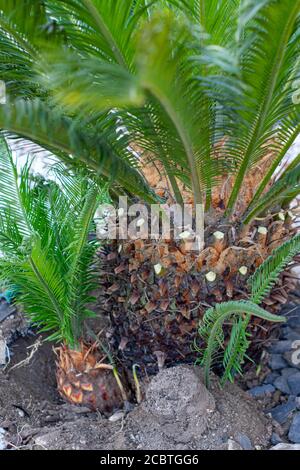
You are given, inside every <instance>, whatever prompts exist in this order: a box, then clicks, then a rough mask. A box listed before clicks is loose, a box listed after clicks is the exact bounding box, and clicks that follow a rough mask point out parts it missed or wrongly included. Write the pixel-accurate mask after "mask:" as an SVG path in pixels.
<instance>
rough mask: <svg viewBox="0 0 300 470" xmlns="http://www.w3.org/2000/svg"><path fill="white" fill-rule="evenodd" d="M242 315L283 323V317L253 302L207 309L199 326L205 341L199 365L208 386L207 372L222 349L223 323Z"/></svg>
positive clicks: (235, 302) (231, 302)
mask: <svg viewBox="0 0 300 470" xmlns="http://www.w3.org/2000/svg"><path fill="white" fill-rule="evenodd" d="M244 314H249V315H254V316H257V317H259V318H263V319H264V320H267V321H272V322H284V321H286V319H285V317H282V316H279V315H273V314H272V313H269V312H267V311H266V310H264V309H263V308H261V307H259V306H258V305H256V304H255V303H253V302H250V301H248V300H245V301H242V300H241V301H230V302H224V303H219V304H216V306H215V307H212V308H209V309H208V310H207V311H206V312H205V314H204V317H203V320H202V322H201V323H200V326H199V335H200V336H201V337H202V338H203V339H204V340H205V341H206V349H205V351H204V353H203V355H202V358H201V363H202V365H203V366H204V373H205V383H206V385H207V386H208V385H209V372H210V370H211V367H212V365H213V361H214V355H215V354H216V352H217V351H218V350H219V349H220V347H221V348H222V347H223V342H224V335H223V328H222V327H223V323H224V321H225V320H227V319H229V318H230V317H231V316H232V315H241V316H243V315H244Z"/></svg>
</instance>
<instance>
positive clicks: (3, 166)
mask: <svg viewBox="0 0 300 470" xmlns="http://www.w3.org/2000/svg"><path fill="white" fill-rule="evenodd" d="M58 170H59V171H57V178H58V181H57V182H54V181H44V180H38V179H37V180H34V179H33V178H32V177H31V176H30V163H27V164H26V165H25V166H24V167H23V169H22V170H21V171H20V172H18V171H17V167H16V165H15V164H14V161H13V158H12V154H11V151H10V149H9V147H8V145H7V143H6V141H5V139H4V138H1V140H0V188H1V190H0V196H1V197H0V252H1V257H0V279H1V280H4V281H5V283H6V285H8V286H13V288H14V290H15V292H16V302H17V303H19V304H21V306H22V309H23V311H24V312H25V314H26V315H27V316H28V317H29V319H30V321H31V322H32V324H34V325H35V326H36V327H37V328H38V329H39V330H40V331H42V332H46V333H47V334H48V335H49V336H48V338H47V339H48V340H53V341H56V342H59V343H62V344H61V346H59V347H58V348H57V349H56V352H57V356H58V360H57V381H58V389H59V392H60V393H61V395H62V396H63V397H64V398H66V399H68V400H69V401H71V402H73V403H84V404H86V405H89V406H91V407H92V408H100V409H102V410H103V411H107V412H108V411H109V410H110V409H111V408H112V407H113V406H114V405H115V404H119V402H121V401H122V396H121V395H120V393H121V390H120V388H119V386H118V385H117V382H116V380H115V377H114V375H113V374H112V371H114V369H113V366H112V365H111V364H106V363H103V361H100V360H99V358H100V352H99V351H97V349H96V348H95V347H93V346H91V345H89V344H88V343H87V342H86V341H84V338H83V324H84V320H85V319H87V318H88V317H90V316H92V315H93V312H92V311H91V310H90V309H89V308H88V305H89V304H90V303H91V302H92V300H93V297H92V296H91V294H90V292H91V291H92V290H93V289H94V288H95V287H96V284H97V283H96V281H97V274H96V272H95V268H94V267H93V266H94V255H95V252H96V250H97V248H98V246H99V244H98V242H97V241H95V240H89V237H88V235H89V232H90V230H91V228H92V224H93V217H94V214H95V211H96V208H97V206H98V205H99V203H101V201H102V202H104V200H107V198H108V195H107V191H106V189H105V190H101V189H100V187H99V186H98V185H97V184H96V183H95V182H94V181H92V180H90V179H88V178H86V177H84V176H83V175H82V174H70V173H68V171H67V170H66V169H65V168H64V167H63V166H60V167H58ZM102 356H103V354H102ZM108 389H109V393H108ZM112 396H113V398H112Z"/></svg>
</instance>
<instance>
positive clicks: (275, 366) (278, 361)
mask: <svg viewBox="0 0 300 470" xmlns="http://www.w3.org/2000/svg"><path fill="white" fill-rule="evenodd" d="M269 366H270V367H271V369H272V370H279V369H283V368H284V367H287V363H286V361H285V360H284V358H283V357H282V356H281V354H271V356H270V359H269Z"/></svg>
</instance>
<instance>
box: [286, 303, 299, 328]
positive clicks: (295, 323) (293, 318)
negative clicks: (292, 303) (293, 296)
mask: <svg viewBox="0 0 300 470" xmlns="http://www.w3.org/2000/svg"><path fill="white" fill-rule="evenodd" d="M287 325H288V326H289V327H290V328H293V329H295V328H297V329H298V328H300V307H294V308H293V309H292V310H291V311H290V313H289V315H288V321H287Z"/></svg>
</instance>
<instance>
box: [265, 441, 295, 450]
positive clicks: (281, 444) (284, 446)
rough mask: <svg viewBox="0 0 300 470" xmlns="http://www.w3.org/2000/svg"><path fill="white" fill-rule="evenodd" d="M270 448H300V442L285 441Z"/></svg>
mask: <svg viewBox="0 0 300 470" xmlns="http://www.w3.org/2000/svg"><path fill="white" fill-rule="evenodd" d="M270 450H300V445H299V444H286V443H285V442H281V443H280V444H277V445H276V446H274V447H271V449H270Z"/></svg>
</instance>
